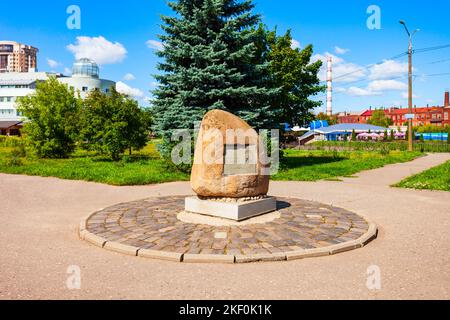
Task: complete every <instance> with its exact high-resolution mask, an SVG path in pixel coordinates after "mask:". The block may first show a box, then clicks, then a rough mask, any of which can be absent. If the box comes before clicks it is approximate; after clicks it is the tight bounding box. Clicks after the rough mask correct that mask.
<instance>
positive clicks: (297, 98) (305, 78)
mask: <svg viewBox="0 0 450 320" xmlns="http://www.w3.org/2000/svg"><path fill="white" fill-rule="evenodd" d="M260 28H261V27H260ZM266 33H267V35H266V37H267V43H268V46H269V48H268V53H267V59H268V62H269V66H270V68H269V70H270V76H271V80H272V81H273V84H272V86H273V87H274V88H281V91H280V92H279V94H278V96H277V99H276V100H275V101H274V108H275V109H277V110H280V115H279V116H280V122H286V123H289V124H292V125H294V126H295V125H300V126H301V125H304V124H305V121H307V120H309V119H308V116H309V115H310V113H311V111H312V110H314V109H315V108H317V107H319V106H320V105H321V102H320V101H313V100H310V99H309V98H310V97H311V96H315V95H317V94H318V93H320V92H323V91H324V90H325V88H326V87H325V86H321V85H320V80H319V77H318V73H319V71H320V68H321V67H322V61H321V60H318V61H316V62H314V63H311V57H312V54H313V47H312V45H308V46H306V47H305V48H304V49H303V50H301V49H298V48H297V49H294V48H292V40H293V39H292V36H291V31H290V30H289V31H287V32H286V34H284V35H282V36H277V34H276V30H275V31H271V32H269V31H266ZM326 120H329V122H330V123H331V122H333V121H332V119H326Z"/></svg>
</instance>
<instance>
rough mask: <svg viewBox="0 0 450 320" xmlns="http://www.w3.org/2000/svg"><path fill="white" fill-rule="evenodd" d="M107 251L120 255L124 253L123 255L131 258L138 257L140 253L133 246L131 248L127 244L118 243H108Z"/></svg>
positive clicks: (106, 245)
mask: <svg viewBox="0 0 450 320" xmlns="http://www.w3.org/2000/svg"><path fill="white" fill-rule="evenodd" d="M103 248H105V249H106V250H109V251H114V252H118V253H123V254H127V255H129V256H134V257H136V256H137V252H138V250H139V249H138V248H136V247H133V246H129V245H126V244H121V243H118V242H106V244H105V245H104V247H103Z"/></svg>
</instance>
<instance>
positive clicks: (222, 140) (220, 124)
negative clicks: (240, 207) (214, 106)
mask: <svg viewBox="0 0 450 320" xmlns="http://www.w3.org/2000/svg"><path fill="white" fill-rule="evenodd" d="M229 130H233V131H234V132H235V133H236V136H235V137H234V138H233V137H232V136H230V135H229ZM237 136H239V137H241V138H242V137H243V136H246V138H245V139H244V140H243V141H242V140H239V138H238V137H237ZM233 144H234V145H242V144H244V145H248V146H249V148H250V149H252V148H254V149H252V150H256V152H255V153H256V155H255V156H256V158H257V159H256V160H257V161H256V167H255V168H253V169H252V170H250V171H254V172H253V173H250V174H249V173H247V174H245V171H246V169H245V168H240V169H239V168H237V167H236V166H235V167H236V168H235V169H230V170H227V168H226V166H225V164H226V161H225V157H224V155H225V153H226V149H227V147H226V146H227V145H233ZM259 148H260V145H259V136H258V134H257V132H256V131H255V130H253V129H252V128H251V127H250V126H249V125H248V124H247V123H246V122H245V121H243V120H242V119H240V118H238V117H236V116H235V115H233V114H231V113H228V112H225V111H221V110H213V111H210V112H209V113H207V114H206V115H205V117H204V118H203V121H202V124H201V128H200V132H199V136H198V139H197V145H196V149H195V155H194V165H193V168H192V175H191V186H192V189H193V190H194V192H195V193H196V194H197V195H199V196H202V197H228V198H243V197H255V196H260V195H266V194H267V192H268V190H269V175H267V174H266V175H262V174H261V172H262V170H263V169H264V168H265V166H264V165H262V164H261V161H259V160H260V159H259V153H260V152H259V151H260V150H259ZM247 169H248V168H247ZM233 170H235V172H236V173H238V172H240V173H241V174H235V175H233V174H230V171H231V172H233ZM242 173H244V174H242Z"/></svg>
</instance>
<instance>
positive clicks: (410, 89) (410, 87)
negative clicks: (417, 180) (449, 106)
mask: <svg viewBox="0 0 450 320" xmlns="http://www.w3.org/2000/svg"><path fill="white" fill-rule="evenodd" d="M400 24H402V25H403V26H404V27H405V30H406V33H407V34H408V37H409V44H408V108H409V114H408V150H409V151H413V150H414V146H413V126H412V124H413V118H414V115H413V79H412V71H413V67H412V55H413V44H412V38H413V36H414V35H415V34H416V33H417V32H418V31H420V30H419V29H416V30H414V31H413V33H410V32H409V30H408V27H407V26H406V23H405V21H403V20H401V21H400Z"/></svg>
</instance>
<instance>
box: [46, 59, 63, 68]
mask: <svg viewBox="0 0 450 320" xmlns="http://www.w3.org/2000/svg"><path fill="white" fill-rule="evenodd" d="M47 64H48V65H49V66H50V68H53V69H54V68H57V67H59V66H60V65H61V63H59V62H58V61H56V60H53V59H48V58H47Z"/></svg>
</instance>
